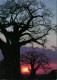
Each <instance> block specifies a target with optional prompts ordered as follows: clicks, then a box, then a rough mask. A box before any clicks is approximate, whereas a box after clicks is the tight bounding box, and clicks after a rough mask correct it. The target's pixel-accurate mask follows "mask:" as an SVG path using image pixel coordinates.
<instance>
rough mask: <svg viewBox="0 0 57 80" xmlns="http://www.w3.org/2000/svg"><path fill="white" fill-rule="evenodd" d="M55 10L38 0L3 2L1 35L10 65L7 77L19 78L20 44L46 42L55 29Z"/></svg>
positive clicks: (8, 65) (0, 42)
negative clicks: (53, 16) (50, 32)
mask: <svg viewBox="0 0 57 80" xmlns="http://www.w3.org/2000/svg"><path fill="white" fill-rule="evenodd" d="M51 18H52V10H51V9H49V8H47V7H46V6H45V4H44V3H42V2H38V1H35V0H26V1H24V2H21V3H20V2H19V1H15V0H7V2H5V3H4V4H2V5H0V33H1V34H3V35H4V36H5V39H6V42H4V41H3V40H2V39H1V38H0V48H1V50H2V53H3V56H4V61H5V65H6V69H5V70H6V73H7V75H6V77H7V76H8V77H12V78H18V76H20V74H21V71H20V70H21V69H20V47H21V46H23V45H25V44H27V43H31V42H35V43H38V44H39V45H42V46H43V45H44V43H45V42H46V35H48V34H49V31H50V30H51V29H52V23H51Z"/></svg>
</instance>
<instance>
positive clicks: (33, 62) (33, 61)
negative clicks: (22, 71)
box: [21, 51, 49, 77]
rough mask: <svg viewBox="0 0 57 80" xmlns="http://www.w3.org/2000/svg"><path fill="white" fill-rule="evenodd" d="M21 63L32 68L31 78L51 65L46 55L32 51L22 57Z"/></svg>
mask: <svg viewBox="0 0 57 80" xmlns="http://www.w3.org/2000/svg"><path fill="white" fill-rule="evenodd" d="M21 63H22V64H29V65H30V66H31V69H30V76H31V77H34V76H35V75H36V71H37V70H38V69H39V68H41V67H42V66H45V65H47V64H48V63H49V59H48V57H47V56H46V55H45V54H44V53H39V52H35V51H30V52H26V53H24V54H22V55H21Z"/></svg>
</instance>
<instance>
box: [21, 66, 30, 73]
mask: <svg viewBox="0 0 57 80" xmlns="http://www.w3.org/2000/svg"><path fill="white" fill-rule="evenodd" d="M21 72H22V73H29V69H28V67H22V68H21Z"/></svg>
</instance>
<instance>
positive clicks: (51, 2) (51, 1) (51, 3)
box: [0, 0, 57, 73]
mask: <svg viewBox="0 0 57 80" xmlns="http://www.w3.org/2000/svg"><path fill="white" fill-rule="evenodd" d="M5 1H7V0H0V4H2V3H4V2H5ZM39 1H40V0H39ZM41 1H42V2H44V3H45V4H46V6H47V7H48V8H51V9H53V14H54V18H53V20H52V23H53V24H56V21H57V20H56V18H57V15H56V8H57V6H56V3H57V0H41ZM20 2H21V0H20ZM0 38H1V39H3V40H4V41H6V39H5V37H4V36H3V35H1V34H0ZM47 39H48V42H47V43H46V47H47V49H52V47H51V46H55V47H56V46H57V41H56V40H57V36H56V34H55V33H54V32H51V34H50V35H48V36H47ZM26 46H27V47H29V46H31V44H27V45H26ZM34 47H39V46H38V44H36V43H34ZM56 49H57V48H56ZM48 55H49V56H50V54H48ZM56 55H57V53H55V55H54V54H53V56H52V55H51V56H50V58H52V57H53V58H54V59H56ZM2 57H3V56H2V54H1V52H0V60H1V59H2ZM56 60H57V59H56ZM50 65H51V66H52V69H57V63H56V62H51V64H50ZM25 68H27V67H26V66H25V67H24V66H22V73H23V72H25V73H29V71H28V68H27V72H26V69H25ZM42 72H43V73H44V71H42ZM37 73H41V70H39V71H38V72H37Z"/></svg>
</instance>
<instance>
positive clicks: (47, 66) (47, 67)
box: [40, 64, 52, 75]
mask: <svg viewBox="0 0 57 80" xmlns="http://www.w3.org/2000/svg"><path fill="white" fill-rule="evenodd" d="M40 68H41V69H43V70H44V72H45V75H46V74H47V72H48V71H49V70H51V69H52V67H50V66H49V64H48V65H42V66H41V67H40Z"/></svg>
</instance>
